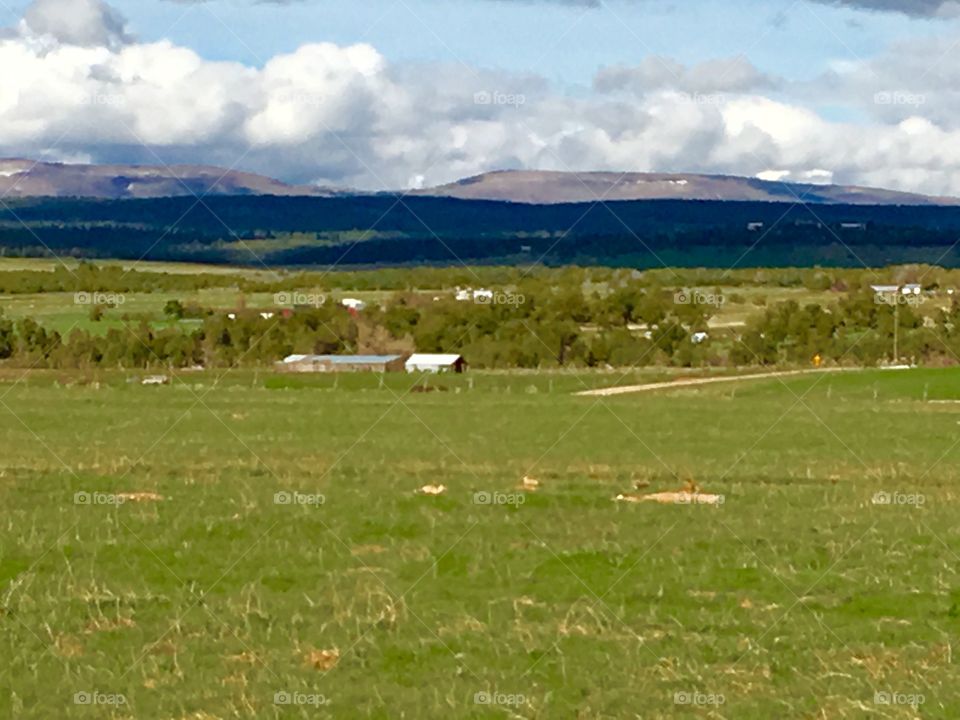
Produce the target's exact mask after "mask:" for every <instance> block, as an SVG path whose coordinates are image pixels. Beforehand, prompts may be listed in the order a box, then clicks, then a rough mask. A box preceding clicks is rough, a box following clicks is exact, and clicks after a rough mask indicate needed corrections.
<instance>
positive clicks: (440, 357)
mask: <svg viewBox="0 0 960 720" xmlns="http://www.w3.org/2000/svg"><path fill="white" fill-rule="evenodd" d="M406 368H407V372H432V373H437V372H457V373H462V372H464V371H465V370H466V369H467V361H466V360H464V359H463V356H462V355H455V354H434V353H414V354H413V355H411V356H410V357H409V358H408V359H407V362H406Z"/></svg>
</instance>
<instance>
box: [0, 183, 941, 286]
mask: <svg viewBox="0 0 960 720" xmlns="http://www.w3.org/2000/svg"><path fill="white" fill-rule="evenodd" d="M757 224H762V227H760V226H759V225H757ZM751 225H752V226H753V228H754V229H750V226H751ZM958 238H960V207H936V206H855V205H813V206H808V205H803V204H799V203H798V204H789V203H757V202H719V201H718V202H710V201H672V200H655V201H618V202H598V203H578V204H563V205H524V204H516V203H504V202H488V201H464V200H454V199H449V198H428V197H405V196H397V195H389V194H385V195H376V196H357V197H335V198H284V197H274V196H248V197H205V198H200V199H198V198H195V197H180V198H160V199H151V200H112V201H102V200H83V199H76V200H64V199H44V198H39V199H29V200H19V201H15V202H14V201H7V202H6V204H5V206H4V207H3V208H0V254H3V255H6V256H51V255H57V256H71V257H80V258H119V259H141V258H143V259H149V260H177V261H192V262H206V263H229V264H240V265H247V266H252V267H259V266H263V265H268V266H301V267H310V266H314V267H323V266H332V265H336V266H338V267H351V266H354V267H370V266H391V265H394V266H401V265H412V264H433V265H458V264H460V263H469V264H500V265H504V264H506V265H511V264H515V265H520V264H529V263H531V262H538V263H542V264H545V265H566V264H577V265H584V266H586V265H592V266H601V265H606V266H618V267H630V268H640V269H644V268H657V267H663V266H671V267H723V268H726V267H730V266H733V265H736V264H742V260H743V258H744V257H745V256H746V257H748V258H749V259H748V264H749V265H750V266H753V267H757V266H766V267H812V266H817V265H819V266H826V267H851V268H855V267H862V266H864V265H867V266H872V267H874V266H884V265H890V264H902V263H913V262H916V263H929V264H937V265H941V266H944V267H960V250H958V248H957V247H956V244H957V240H958Z"/></svg>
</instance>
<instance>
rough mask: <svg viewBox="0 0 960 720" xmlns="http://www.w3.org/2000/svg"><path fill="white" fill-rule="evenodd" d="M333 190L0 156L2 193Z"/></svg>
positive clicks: (234, 176)
mask: <svg viewBox="0 0 960 720" xmlns="http://www.w3.org/2000/svg"><path fill="white" fill-rule="evenodd" d="M335 194H336V192H335V191H333V190H330V189H327V188H321V187H314V186H309V185H288V184H287V183H283V182H280V181H279V180H274V179H273V178H268V177H264V176H263V175H256V174H254V173H247V172H240V171H237V170H226V169H224V168H218V167H210V166H206V165H171V166H163V165H81V164H62V163H49V162H35V161H33V160H24V159H17V158H14V159H0V197H6V198H27V197H58V198H66V197H82V198H99V199H105V200H121V199H124V198H141V199H143V198H159V197H178V196H182V195H201V196H202V195H280V196H285V197H303V196H307V197H330V196H332V195H335Z"/></svg>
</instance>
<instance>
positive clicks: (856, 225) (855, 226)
mask: <svg viewBox="0 0 960 720" xmlns="http://www.w3.org/2000/svg"><path fill="white" fill-rule="evenodd" d="M840 227H841V228H842V229H843V230H866V229H867V224H866V223H862V222H844V223H840Z"/></svg>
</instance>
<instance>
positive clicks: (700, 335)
mask: <svg viewBox="0 0 960 720" xmlns="http://www.w3.org/2000/svg"><path fill="white" fill-rule="evenodd" d="M709 339H710V334H709V333H705V332H695V333H694V334H693V335H691V336H690V340H691V342H693V344H694V345H699V344H700V343H702V342H705V341H706V340H709Z"/></svg>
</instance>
